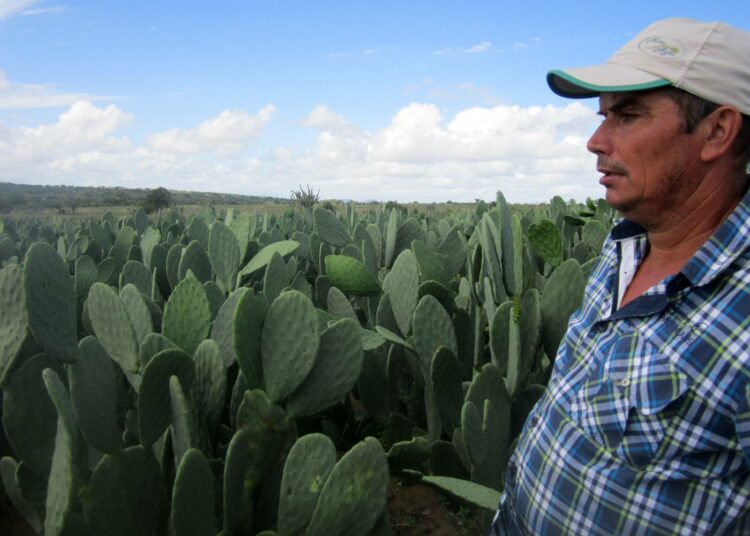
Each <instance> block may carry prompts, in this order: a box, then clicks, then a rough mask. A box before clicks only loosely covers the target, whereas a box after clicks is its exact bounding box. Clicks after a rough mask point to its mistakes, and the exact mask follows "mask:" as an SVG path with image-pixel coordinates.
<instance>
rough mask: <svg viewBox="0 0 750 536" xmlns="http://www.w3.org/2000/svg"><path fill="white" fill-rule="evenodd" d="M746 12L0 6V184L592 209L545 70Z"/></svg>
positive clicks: (570, 132)
mask: <svg viewBox="0 0 750 536" xmlns="http://www.w3.org/2000/svg"><path fill="white" fill-rule="evenodd" d="M667 17H690V18H696V19H699V20H704V21H712V20H723V21H725V22H728V23H730V24H732V25H734V26H736V27H739V28H742V29H744V30H750V8H748V7H747V0H722V1H686V0H683V1H680V2H677V1H672V0H662V1H661V2H654V1H653V0H649V1H644V0H630V1H628V2H604V1H598V2H590V1H580V2H551V1H548V2H541V1H537V0H525V1H513V2H510V1H499V0H495V1H490V0H484V1H479V0H463V1H460V2H448V1H441V0H430V1H423V0H411V1H409V2H404V1H403V0H401V1H391V0H381V1H369V2H364V1H357V0H348V1H343V0H339V1H315V0H307V1H296V2H292V1H281V0H278V1H274V0H266V1H255V0H246V1H213V2H174V1H171V0H163V1H160V2H154V1H153V0H151V1H148V2H144V1H141V0H131V1H128V2H113V1H98V2H95V1H75V0H71V1H65V0H61V1H59V2H58V1H57V0H0V182H14V183H21V184H66V185H77V186H122V187H127V188H135V187H138V188H143V187H145V188H156V187H159V186H163V187H166V188H169V189H176V190H198V191H213V192H228V193H239V194H245V195H262V196H274V197H281V198H289V197H290V195H291V191H292V190H298V189H300V188H301V187H305V188H307V186H310V187H312V188H313V190H314V191H317V192H319V195H320V198H321V199H352V200H355V201H371V200H376V201H389V200H395V201H400V202H409V201H420V202H445V201H455V202H472V201H474V200H476V199H485V200H491V199H494V197H495V194H496V192H497V191H498V190H501V191H502V192H503V194H504V195H505V197H506V199H508V201H509V202H511V203H536V202H545V201H548V200H549V199H550V198H551V197H552V196H554V195H560V196H562V197H563V198H565V199H570V198H574V199H578V200H584V199H586V197H592V198H597V197H602V196H603V188H602V187H601V186H600V185H599V184H598V179H599V176H598V175H597V173H596V170H595V158H594V157H593V156H592V155H591V154H590V153H588V152H587V151H586V148H585V144H586V140H587V139H588V137H589V136H590V135H591V133H592V132H593V131H594V129H595V128H596V126H597V125H598V123H599V118H598V117H597V115H596V110H597V106H598V103H597V102H596V100H591V99H587V100H567V99H563V98H560V97H557V96H556V95H554V94H553V93H552V92H551V91H550V90H549V88H548V86H547V84H546V81H545V76H546V73H547V71H549V70H550V69H556V68H564V67H574V66H583V65H591V64H596V63H600V62H603V61H606V59H607V58H608V57H609V56H610V55H611V54H612V53H614V52H615V51H616V50H617V49H618V48H619V47H620V46H622V45H623V44H624V43H625V42H627V41H628V40H629V39H631V38H632V37H633V36H635V35H636V34H637V33H638V32H640V31H641V30H642V29H643V28H645V27H646V26H647V25H648V24H650V23H651V22H653V21H655V20H658V19H662V18H667Z"/></svg>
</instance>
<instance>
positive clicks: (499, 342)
mask: <svg viewBox="0 0 750 536" xmlns="http://www.w3.org/2000/svg"><path fill="white" fill-rule="evenodd" d="M334 209H335V211H334V212H332V211H330V210H328V209H325V208H322V207H316V208H314V209H312V210H311V209H307V208H302V207H296V208H291V207H290V208H288V209H287V210H286V211H285V212H284V213H283V214H277V215H272V214H255V213H248V212H242V213H239V212H237V211H233V210H232V209H228V210H226V211H219V212H218V213H217V212H216V211H215V210H213V209H212V208H209V207H206V208H203V209H201V210H200V211H198V212H197V213H196V214H195V215H192V216H190V217H189V218H188V217H186V216H185V215H184V213H183V212H182V211H180V210H178V209H174V208H173V209H169V210H163V211H161V212H160V213H158V214H155V215H152V216H147V215H146V213H145V212H144V211H143V210H142V209H137V210H135V211H134V212H132V213H131V214H128V215H126V216H123V217H115V216H114V215H112V214H111V213H107V214H105V215H104V216H103V217H102V218H101V219H98V218H97V219H93V218H67V219H58V220H55V219H53V218H47V219H44V220H42V219H38V218H27V219H18V220H15V221H14V220H11V219H6V220H5V221H4V222H2V221H0V267H1V268H0V311H1V313H0V393H1V394H2V397H1V399H0V414H1V416H2V428H1V429H0V456H1V457H2V458H1V459H0V476H1V477H2V486H0V489H2V490H3V493H4V497H3V500H5V501H7V503H8V504H12V508H13V509H14V510H15V511H16V513H17V514H18V515H19V516H22V517H23V518H24V519H25V521H26V522H27V523H28V525H29V526H30V527H31V528H32V529H33V531H35V532H36V533H38V534H45V535H47V536H52V535H90V536H99V535H112V536H117V535H123V536H133V535H162V534H169V535H173V536H183V535H185V536H188V535H189V536H202V535H205V536H215V535H217V534H221V535H222V536H235V535H238V536H239V535H263V536H271V535H278V536H292V535H301V534H304V535H307V536H344V535H346V536H359V535H361V536H367V535H385V534H390V533H394V534H407V532H403V531H401V532H399V531H397V530H396V529H394V528H393V527H392V526H391V521H390V519H389V515H388V511H387V501H388V496H389V487H390V486H392V485H393V482H395V481H398V482H407V483H408V482H417V481H419V482H420V483H421V484H425V485H429V486H433V487H434V488H435V489H437V490H439V492H440V493H441V494H445V496H447V497H450V498H451V499H450V500H452V501H457V503H460V504H470V505H473V506H472V508H475V509H474V510H472V512H476V516H477V517H479V518H480V520H479V525H478V526H484V527H487V525H486V523H487V518H489V519H491V517H492V513H493V510H494V508H495V506H496V503H497V499H498V498H499V496H500V492H501V490H502V487H503V469H504V466H505V463H506V460H507V458H508V456H509V454H510V451H511V448H512V445H513V441H514V439H515V437H516V436H517V435H518V433H519V432H520V429H521V426H522V425H523V422H524V420H525V417H526V415H527V414H528V412H529V410H530V409H531V407H532V406H533V405H534V403H535V402H536V400H537V399H538V398H539V397H540V395H541V394H542V392H543V390H544V386H545V385H546V382H547V379H548V377H549V374H550V372H551V366H552V362H553V361H554V356H555V353H556V350H557V346H558V345H559V343H560V340H561V338H562V336H563V334H564V332H565V329H566V326H567V321H568V317H569V316H570V314H571V313H572V312H573V311H574V310H575V309H577V308H578V306H579V305H580V303H581V299H582V295H583V290H584V285H585V281H586V279H587V277H588V274H589V273H590V271H591V270H592V269H593V266H594V265H595V263H596V261H597V254H598V252H599V250H600V248H601V245H602V242H603V240H604V239H605V237H606V235H607V232H608V230H609V228H610V226H611V224H612V219H613V217H614V213H613V212H612V211H611V209H609V207H608V206H607V205H606V204H605V203H604V202H603V201H599V202H593V201H590V200H589V201H588V202H587V203H586V204H576V203H573V202H568V203H566V202H564V201H563V200H562V199H560V198H558V197H556V198H554V199H552V200H551V202H550V203H549V204H548V205H544V206H541V205H540V206H537V207H532V208H528V209H527V208H524V209H520V208H518V207H512V206H510V205H508V204H507V203H506V201H505V199H504V197H503V196H502V194H500V193H498V195H497V200H496V201H495V202H493V203H492V204H489V205H488V204H485V203H484V202H481V203H479V204H478V205H477V207H476V209H475V210H456V211H453V212H450V211H441V213H440V214H433V213H430V212H425V211H420V210H414V209H403V208H401V207H393V208H389V209H386V207H385V206H380V207H378V208H375V209H372V210H368V211H367V212H358V211H356V210H355V209H354V207H353V206H352V204H344V203H339V204H337V205H336V206H335V207H334ZM0 495H2V494H0ZM0 532H1V530H0ZM414 534H421V532H414Z"/></svg>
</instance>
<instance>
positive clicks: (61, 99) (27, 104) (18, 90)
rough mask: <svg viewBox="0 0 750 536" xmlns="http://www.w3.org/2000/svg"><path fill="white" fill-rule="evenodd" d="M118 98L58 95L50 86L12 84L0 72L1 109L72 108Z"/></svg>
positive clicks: (3, 73) (71, 94)
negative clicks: (79, 104) (76, 104)
mask: <svg viewBox="0 0 750 536" xmlns="http://www.w3.org/2000/svg"><path fill="white" fill-rule="evenodd" d="M114 98H116V97H111V96H110V97H105V96H97V95H87V94H85V93H57V92H56V91H55V89H54V87H53V86H51V85H49V84H19V83H15V82H10V81H9V80H8V77H7V75H6V74H5V72H4V71H1V70H0V109H3V108H4V109H19V108H55V107H63V106H70V105H72V104H75V103H76V102H79V101H97V100H112V99H114Z"/></svg>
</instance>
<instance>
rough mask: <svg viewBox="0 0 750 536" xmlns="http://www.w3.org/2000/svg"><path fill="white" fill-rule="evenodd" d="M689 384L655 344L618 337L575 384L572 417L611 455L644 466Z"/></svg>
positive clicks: (652, 453)
mask: <svg viewBox="0 0 750 536" xmlns="http://www.w3.org/2000/svg"><path fill="white" fill-rule="evenodd" d="M688 388H689V382H688V381H687V377H686V376H685V375H684V374H683V373H682V372H681V371H679V370H678V369H677V368H676V367H675V366H674V365H673V364H672V362H671V361H670V359H669V358H668V357H667V356H666V355H664V354H663V353H660V352H659V350H658V348H656V347H655V346H653V345H651V344H649V343H644V342H643V341H637V340H635V338H634V337H623V338H622V339H621V340H620V341H618V343H617V344H616V345H615V347H614V348H613V350H612V352H611V353H610V355H609V356H608V357H607V359H605V360H603V362H602V363H601V364H600V365H599V366H598V367H597V368H596V370H594V371H592V373H591V375H590V376H589V378H588V379H587V380H586V381H585V382H583V383H582V384H581V385H580V386H579V389H578V392H577V393H576V396H575V399H574V402H573V404H572V405H571V407H570V410H571V411H570V413H571V418H572V419H573V420H574V421H576V422H577V423H578V424H579V426H580V427H581V428H582V430H583V432H584V433H585V434H586V435H587V436H588V437H589V438H590V439H592V440H593V441H595V442H596V443H597V444H599V445H601V446H602V447H604V448H605V449H607V450H609V451H610V452H612V453H613V454H614V455H615V456H616V457H618V458H619V459H621V460H623V461H624V462H625V463H628V464H629V465H632V466H635V467H643V466H644V465H647V464H649V463H651V462H652V461H653V460H654V458H655V456H657V454H658V451H659V448H660V445H661V444H662V442H663V440H664V437H665V435H666V433H667V431H668V430H669V427H670V426H671V425H672V424H673V423H672V421H673V419H674V417H675V414H676V412H677V408H678V406H680V405H681V403H680V400H682V399H683V398H684V397H683V395H684V394H685V392H686V391H687V390H688Z"/></svg>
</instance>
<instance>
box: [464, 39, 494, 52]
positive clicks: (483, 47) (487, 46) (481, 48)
mask: <svg viewBox="0 0 750 536" xmlns="http://www.w3.org/2000/svg"><path fill="white" fill-rule="evenodd" d="M491 49H492V43H490V42H489V41H483V42H481V43H479V44H478V45H474V46H472V47H469V48H467V49H466V50H465V51H464V52H466V53H468V54H480V53H482V52H487V51H488V50H491Z"/></svg>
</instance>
